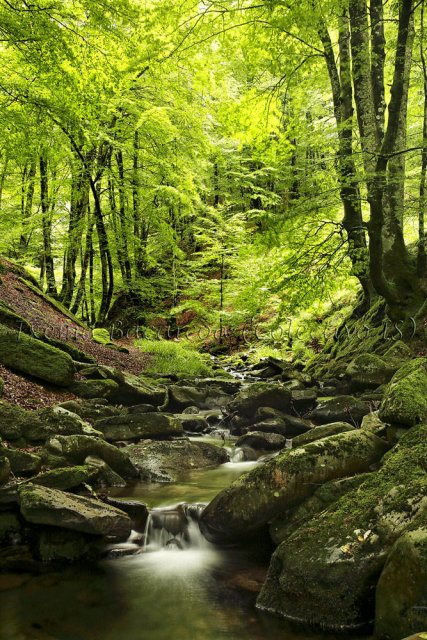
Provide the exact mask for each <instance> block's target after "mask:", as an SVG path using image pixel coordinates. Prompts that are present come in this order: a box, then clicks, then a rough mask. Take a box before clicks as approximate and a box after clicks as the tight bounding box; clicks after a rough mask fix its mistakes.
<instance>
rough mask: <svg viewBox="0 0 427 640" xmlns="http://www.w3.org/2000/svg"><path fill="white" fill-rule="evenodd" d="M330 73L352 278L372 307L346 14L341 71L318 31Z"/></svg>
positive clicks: (324, 33) (328, 42)
mask: <svg viewBox="0 0 427 640" xmlns="http://www.w3.org/2000/svg"><path fill="white" fill-rule="evenodd" d="M319 35H320V38H321V40H322V44H323V50H324V56H325V60H326V65H327V69H328V74H329V79H330V83H331V88H332V96H333V103H334V114H335V119H336V123H337V131H338V142H339V150H338V178H339V182H340V196H341V200H342V203H343V208H344V218H343V226H344V229H345V231H346V233H347V238H348V246H349V256H350V259H351V261H352V265H353V274H354V275H355V276H356V277H357V278H358V279H359V282H360V284H361V286H362V289H363V294H364V304H363V305H362V306H363V307H366V306H368V305H369V302H370V299H371V296H372V284H371V281H370V277H369V267H368V249H367V244H366V235H365V228H364V225H363V218H362V207H361V199H360V192H359V182H358V176H357V171H356V165H355V161H354V155H353V89H352V84H351V67H350V49H349V38H350V32H349V22H348V16H347V15H346V14H344V15H343V16H342V17H341V19H340V28H339V53H340V69H339V71H338V67H337V64H336V61H335V55H334V51H333V47H332V41H331V38H330V35H329V32H328V30H327V29H326V26H325V25H324V24H322V25H321V26H320V29H319Z"/></svg>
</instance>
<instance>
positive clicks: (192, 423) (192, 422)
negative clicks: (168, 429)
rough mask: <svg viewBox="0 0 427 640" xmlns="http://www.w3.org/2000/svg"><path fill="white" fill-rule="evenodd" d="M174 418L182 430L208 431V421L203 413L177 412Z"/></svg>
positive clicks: (191, 431)
mask: <svg viewBox="0 0 427 640" xmlns="http://www.w3.org/2000/svg"><path fill="white" fill-rule="evenodd" d="M174 417H175V419H176V420H178V422H180V423H181V426H182V428H183V430H184V431H187V432H189V433H203V432H207V431H209V423H208V421H207V420H206V418H205V417H204V416H203V415H200V414H198V413H197V414H193V413H177V414H175V416H174Z"/></svg>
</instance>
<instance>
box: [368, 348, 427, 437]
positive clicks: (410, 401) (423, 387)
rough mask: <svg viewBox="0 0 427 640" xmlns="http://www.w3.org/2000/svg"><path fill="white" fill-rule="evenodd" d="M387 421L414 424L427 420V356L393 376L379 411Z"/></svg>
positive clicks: (416, 360)
mask: <svg viewBox="0 0 427 640" xmlns="http://www.w3.org/2000/svg"><path fill="white" fill-rule="evenodd" d="M379 416H380V419H381V420H383V421H384V422H387V423H392V424H393V423H394V424H402V425H406V426H413V425H416V424H419V423H421V422H424V421H425V420H427V358H416V359H415V360H411V361H410V362H408V363H407V364H405V365H403V367H401V368H400V369H399V370H398V371H397V372H396V373H395V375H394V376H393V378H392V380H391V382H390V384H389V386H388V388H387V390H386V393H385V396H384V399H383V402H382V404H381V407H380V413H379Z"/></svg>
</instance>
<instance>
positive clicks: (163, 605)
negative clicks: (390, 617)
mask: <svg viewBox="0 0 427 640" xmlns="http://www.w3.org/2000/svg"><path fill="white" fill-rule="evenodd" d="M237 453H238V452H237ZM236 458H239V456H238V455H237V456H236ZM256 464H257V463H256V462H237V463H228V464H225V465H222V466H221V467H219V468H218V469H212V470H207V471H194V472H191V473H189V474H187V475H186V476H184V477H183V478H182V479H181V481H180V482H177V483H173V484H170V485H164V484H162V485H157V484H142V483H138V484H135V485H133V486H132V487H130V488H129V487H128V488H126V489H123V490H120V491H116V492H115V495H121V496H126V497H132V498H133V499H141V501H144V502H145V503H147V504H148V505H149V506H150V508H151V509H152V510H151V515H150V518H149V521H148V523H147V528H146V532H145V533H146V542H145V545H144V544H142V542H141V535H138V534H136V533H134V534H133V536H131V538H130V539H129V541H128V542H127V543H125V544H124V545H116V552H120V551H123V552H126V553H127V552H130V551H137V553H136V554H134V555H127V556H126V555H125V556H122V557H117V558H114V559H113V558H111V559H107V560H103V561H102V562H100V563H98V564H97V565H96V566H91V567H89V566H82V567H73V568H69V569H66V570H61V571H58V572H54V573H49V574H46V575H43V576H38V577H32V578H31V577H29V576H28V577H27V579H26V581H24V582H23V584H21V585H20V586H17V587H16V588H14V589H8V590H6V591H4V592H3V593H0V640H223V639H224V640H335V638H336V636H319V635H316V634H315V633H311V632H308V631H302V630H298V629H295V628H292V627H291V626H290V625H289V624H287V623H286V622H284V621H282V620H280V619H277V618H275V617H273V616H269V615H266V614H261V613H259V612H257V611H256V609H255V607H254V603H255V598H256V594H257V591H258V590H259V587H260V584H261V583H262V581H263V580H264V578H265V574H266V568H267V556H266V554H265V550H264V549H263V547H262V545H259V547H258V548H257V549H255V550H254V549H251V550H236V549H223V548H218V547H215V546H213V545H211V544H210V543H208V542H207V541H206V540H205V539H204V538H203V536H202V535H201V534H200V531H199V528H198V524H197V520H198V517H199V514H200V511H201V509H202V506H201V504H203V503H206V502H208V501H209V500H211V499H212V498H213V497H214V496H215V495H216V494H217V493H218V492H219V491H220V490H221V489H223V488H224V487H226V486H228V485H229V484H230V483H231V482H232V480H233V479H234V478H236V477H237V476H238V475H240V474H241V473H243V472H244V471H247V470H248V469H250V468H253V467H254V465H256ZM141 545H142V546H141ZM117 547H118V548H117ZM0 587H1V582H0ZM358 640H360V638H359V639H358Z"/></svg>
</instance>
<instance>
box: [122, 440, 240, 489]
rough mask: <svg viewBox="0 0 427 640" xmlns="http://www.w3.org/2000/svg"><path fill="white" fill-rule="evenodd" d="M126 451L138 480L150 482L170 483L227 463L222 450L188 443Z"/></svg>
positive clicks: (138, 446)
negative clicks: (190, 473) (194, 472)
mask: <svg viewBox="0 0 427 640" xmlns="http://www.w3.org/2000/svg"><path fill="white" fill-rule="evenodd" d="M127 451H128V452H129V456H130V459H131V460H132V462H133V463H134V464H135V466H136V467H138V468H139V470H140V475H141V478H142V479H143V480H148V481H152V482H172V481H174V480H177V479H179V478H181V477H182V475H183V474H185V473H186V472H188V471H191V470H193V469H206V468H209V467H217V466H218V465H220V464H223V463H224V462H228V461H229V457H228V454H227V452H226V450H225V449H223V448H222V447H217V446H216V445H214V444H210V443H207V442H190V441H189V440H175V441H172V442H168V441H164V442H147V443H145V444H143V443H141V444H135V445H130V446H129V447H128V448H127Z"/></svg>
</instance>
